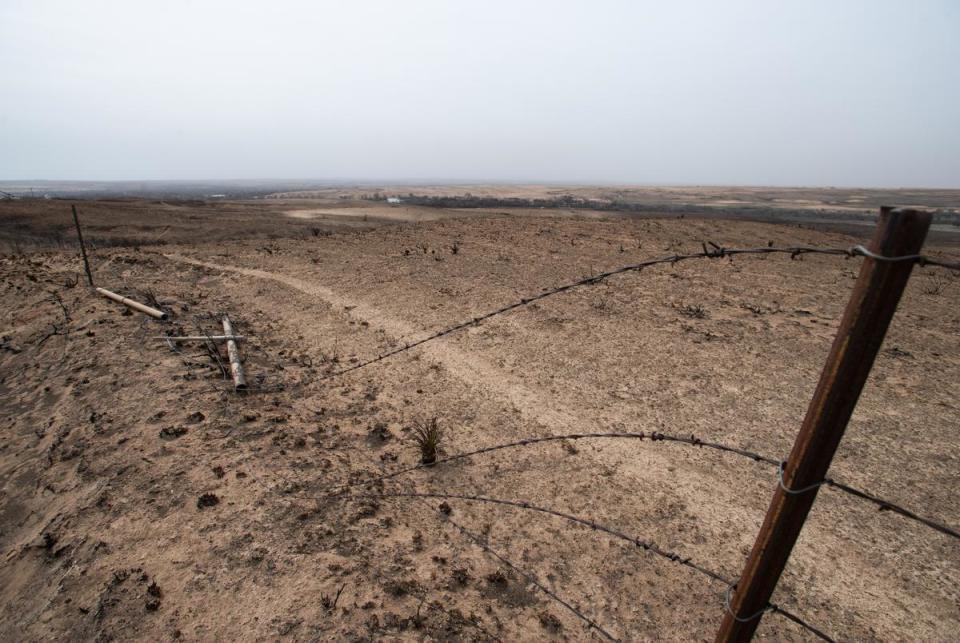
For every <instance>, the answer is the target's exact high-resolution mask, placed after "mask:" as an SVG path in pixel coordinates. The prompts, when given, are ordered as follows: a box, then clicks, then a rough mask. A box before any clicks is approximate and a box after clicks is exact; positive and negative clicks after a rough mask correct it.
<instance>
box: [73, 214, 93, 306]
mask: <svg viewBox="0 0 960 643" xmlns="http://www.w3.org/2000/svg"><path fill="white" fill-rule="evenodd" d="M70 209H71V210H72V211H73V224H74V225H75V226H77V238H78V239H80V254H81V255H83V269H84V270H86V271H87V281H88V282H89V283H90V287H91V288H93V275H92V274H90V262H89V261H87V246H86V245H84V243H83V233H82V232H80V219H79V218H78V217H77V206H76V205H71V206H70Z"/></svg>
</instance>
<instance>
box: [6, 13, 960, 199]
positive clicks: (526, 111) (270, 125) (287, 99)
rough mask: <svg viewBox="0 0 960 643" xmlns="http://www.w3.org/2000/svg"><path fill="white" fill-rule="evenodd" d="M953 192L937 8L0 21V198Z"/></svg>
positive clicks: (955, 161)
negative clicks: (357, 182)
mask: <svg viewBox="0 0 960 643" xmlns="http://www.w3.org/2000/svg"><path fill="white" fill-rule="evenodd" d="M211 178H214V179H225V178H317V179H371V180H394V181H396V180H417V179H419V180H438V179H448V180H460V181H463V180H469V181H554V182H562V181H567V182H606V183H611V182H621V183H644V184H651V183H652V184H739V185H837V186H891V187H893V186H913V187H923V186H928V187H954V188H958V187H960V2H958V1H957V0H945V1H943V2H934V1H922V0H911V1H908V0H903V1H896V2H892V1H891V2H885V1H878V0H872V1H863V2H860V1H856V0H844V1H824V2H819V1H813V0H803V1H801V0H796V1H795V2H778V1H775V0H756V1H739V2H737V1H727V2H713V1H703V2H679V1H678V2H666V1H657V2H643V1H639V0H638V1H633V2H613V1H609V2H608V1H604V0H584V1H582V2H560V1H557V0H553V1H547V0H543V1H538V2H532V1H523V0H508V1H505V2H500V1H494V0H484V1H479V0H477V1H468V0H448V1H416V0H408V1H405V2H401V1H399V0H397V1H381V2H373V1H369V2H368V1H363V0H351V1H347V0H344V1H341V2H334V1H319V0H314V1H302V2H300V1H294V0H269V1H263V2H245V1H243V0H231V1H215V0H209V1H208V0H193V1H189V0H163V1H157V0H150V1H149V2H147V1H139V0H117V1H115V2H105V1H97V0H82V1H80V0H64V1H55V0H0V179H211Z"/></svg>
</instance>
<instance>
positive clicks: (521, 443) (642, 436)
mask: <svg viewBox="0 0 960 643" xmlns="http://www.w3.org/2000/svg"><path fill="white" fill-rule="evenodd" d="M586 439H634V440H649V441H651V442H678V443H683V444H689V445H691V446H698V447H706V448H708V449H716V450H718V451H724V452H727V453H734V454H736V455H741V456H743V457H746V458H750V459H751V460H754V461H757V462H766V463H767V464H771V465H777V464H779V462H780V461H779V460H775V459H773V458H768V457H766V456H764V455H760V454H759V453H754V452H753V451H747V450H746V449H740V448H737V447H732V446H729V445H726V444H719V443H717V442H708V441H706V440H701V439H700V438H698V437H696V436H695V435H690V437H686V436H681V435H670V434H668V433H662V432H660V431H651V432H645V431H632V432H625V431H615V432H610V433H597V432H594V433H566V434H563V435H547V436H540V437H530V438H522V439H520V440H515V441H513V442H504V443H502V444H494V445H491V446H487V447H481V448H479V449H474V450H473V451H465V452H463V453H457V454H455V455H451V456H448V457H445V458H439V459H437V460H436V461H435V462H432V463H430V464H423V463H420V464H416V465H411V466H409V467H406V468H403V469H398V470H396V471H391V472H390V473H385V474H383V475H379V476H376V477H373V478H368V479H366V480H357V481H354V482H348V483H344V484H341V485H337V486H335V487H333V488H334V490H340V489H350V488H354V487H359V486H363V485H368V484H376V483H378V482H382V481H385V480H390V479H391V478H396V477H398V476H401V475H403V474H406V473H411V472H413V471H417V470H419V469H430V468H434V467H437V466H439V465H442V464H447V463H450V462H455V461H457V460H463V459H466V458H470V457H472V456H475V455H482V454H486V453H492V452H493V451H501V450H503V449H512V448H518V447H526V446H532V445H535V444H542V443H544V442H559V441H564V440H586ZM342 493H343V492H339V491H332V492H330V493H329V494H327V495H328V496H329V497H334V496H337V495H342Z"/></svg>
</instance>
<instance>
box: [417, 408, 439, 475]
mask: <svg viewBox="0 0 960 643" xmlns="http://www.w3.org/2000/svg"><path fill="white" fill-rule="evenodd" d="M413 441H414V442H415V443H416V445H417V448H418V449H420V463H421V464H426V465H430V464H433V463H434V462H436V461H437V457H438V456H439V455H440V453H442V452H443V447H442V446H441V443H442V442H443V429H441V428H440V425H439V424H438V423H437V418H430V419H429V420H428V421H427V422H426V423H425V424H417V425H416V426H414V427H413Z"/></svg>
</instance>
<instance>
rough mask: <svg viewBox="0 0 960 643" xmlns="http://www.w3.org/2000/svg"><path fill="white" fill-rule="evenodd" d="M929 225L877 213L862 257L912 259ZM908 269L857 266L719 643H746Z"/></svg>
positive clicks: (903, 213) (915, 215) (919, 218)
mask: <svg viewBox="0 0 960 643" xmlns="http://www.w3.org/2000/svg"><path fill="white" fill-rule="evenodd" d="M931 219H932V216H931V214H930V213H928V212H920V211H915V210H902V209H892V208H881V210H880V219H879V221H878V223H877V228H876V231H875V233H874V237H873V240H872V241H871V242H870V245H869V246H868V249H869V250H870V251H871V252H873V253H874V254H878V255H883V256H887V257H895V256H902V255H911V254H918V253H919V252H920V250H921V248H922V247H923V242H924V239H925V238H926V236H927V230H928V229H929V227H930V221H931ZM913 263H914V262H913V261H902V262H888V261H877V260H874V259H870V258H865V259H864V261H863V266H862V267H861V269H860V277H859V278H858V279H857V283H856V285H855V286H854V288H853V293H852V294H851V296H850V301H849V302H848V303H847V308H846V310H845V311H844V313H843V319H842V321H841V322H840V328H839V329H838V330H837V336H836V338H835V339H834V341H833V346H832V348H831V349H830V354H829V356H828V357H827V362H826V364H825V365H824V367H823V372H822V373H821V374H820V382H819V384H817V389H816V392H815V393H814V394H813V399H812V400H811V401H810V405H809V407H808V408H807V414H806V417H805V418H804V420H803V424H802V425H801V427H800V432H799V433H798V434H797V437H796V441H795V442H794V444H793V449H792V450H791V451H790V456H789V459H788V460H787V462H786V465H785V466H784V467H783V475H782V484H777V489H776V491H775V492H774V494H773V500H772V501H771V503H770V508H769V509H768V510H767V515H766V517H765V518H764V521H763V526H762V527H761V528H760V533H759V534H758V535H757V539H756V541H755V542H754V545H753V549H752V551H751V552H750V556H749V558H748V559H747V563H746V565H745V566H744V569H743V573H742V574H741V576H740V580H739V582H738V583H737V585H736V589H735V591H734V593H733V596H732V598H731V599H730V602H729V609H728V610H727V611H726V613H725V614H724V616H723V621H722V623H721V624H720V629H719V630H718V631H717V636H716V640H717V641H718V643H719V642H723V643H727V642H734V641H737V642H740V641H749V640H750V639H751V638H753V634H754V632H755V631H756V629H757V626H758V625H759V624H760V619H761V618H762V617H763V614H764V612H765V611H766V608H767V606H768V605H769V602H770V596H771V595H772V594H773V590H774V589H775V588H776V586H777V582H778V581H779V580H780V574H781V573H783V569H784V567H785V566H786V564H787V560H788V559H789V558H790V552H791V551H792V550H793V546H794V544H795V543H796V541H797V537H798V536H799V535H800V530H801V529H802V528H803V523H804V521H805V520H806V518H807V514H808V513H809V512H810V508H811V507H812V506H813V502H814V500H815V499H816V496H817V491H818V490H819V488H820V487H819V483H820V482H821V481H822V480H823V479H824V477H825V476H826V474H827V470H828V469H829V468H830V462H831V460H832V459H833V455H834V453H835V452H836V450H837V446H839V444H840V439H841V438H842V437H843V432H844V429H846V427H847V422H848V421H849V420H850V416H851V415H852V414H853V409H854V407H855V406H856V404H857V399H858V398H859V397H860V392H861V391H862V390H863V386H864V383H865V382H866V380H867V376H868V375H869V373H870V369H871V367H872V366H873V361H874V359H875V358H876V356H877V352H878V351H879V350H880V344H881V343H882V342H883V337H884V335H885V334H886V332H887V327H888V326H889V325H890V320H891V319H892V318H893V313H894V311H895V310H896V308H897V303H898V302H899V301H900V296H901V295H902V294H903V290H904V288H905V287H906V285H907V281H908V280H909V279H910V272H911V270H912V269H913ZM787 489H789V490H790V491H789V492H788V491H786V490H787Z"/></svg>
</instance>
